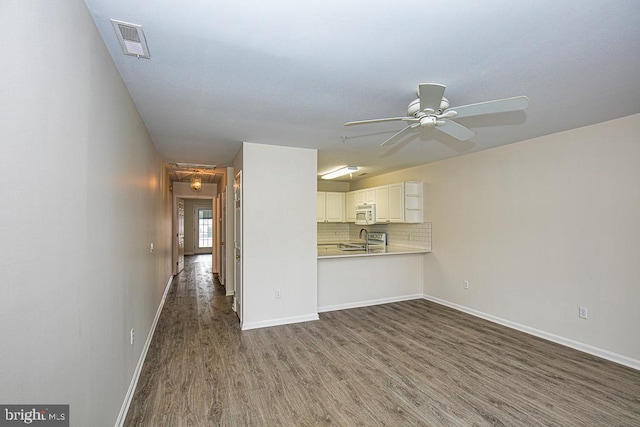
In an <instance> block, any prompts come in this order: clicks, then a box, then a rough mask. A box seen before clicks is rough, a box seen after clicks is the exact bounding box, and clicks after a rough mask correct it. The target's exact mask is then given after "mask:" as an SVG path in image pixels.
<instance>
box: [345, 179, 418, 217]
mask: <svg viewBox="0 0 640 427" xmlns="http://www.w3.org/2000/svg"><path fill="white" fill-rule="evenodd" d="M422 198H423V184H422V182H415V181H409V182H401V183H397V184H389V185H381V186H379V187H374V188H366V189H363V190H357V191H350V192H349V193H347V196H346V221H347V222H355V210H356V206H357V205H363V204H375V205H376V223H379V224H385V223H421V222H424V214H423V208H422V204H423V202H422V200H423V199H422Z"/></svg>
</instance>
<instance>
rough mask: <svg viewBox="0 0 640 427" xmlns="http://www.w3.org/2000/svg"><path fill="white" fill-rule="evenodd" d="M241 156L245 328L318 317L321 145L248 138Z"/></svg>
mask: <svg viewBox="0 0 640 427" xmlns="http://www.w3.org/2000/svg"><path fill="white" fill-rule="evenodd" d="M241 157H242V158H241V161H238V165H237V166H238V169H240V168H241V169H242V180H243V190H242V194H243V199H242V200H243V202H242V203H243V204H242V215H243V241H242V254H243V277H242V280H243V291H242V295H243V308H242V310H243V323H242V328H243V329H251V328H257V327H264V326H272V325H277V324H283V323H293V322H301V321H306V320H315V319H317V318H318V290H317V289H318V287H317V245H316V219H315V218H316V217H315V211H316V180H317V174H316V169H317V153H316V150H309V149H304V148H292V147H278V146H273V145H263V144H252V143H247V142H245V143H244V144H243V147H242V156H241ZM238 169H237V170H238ZM276 290H279V291H280V295H281V296H280V298H276V297H275V293H276Z"/></svg>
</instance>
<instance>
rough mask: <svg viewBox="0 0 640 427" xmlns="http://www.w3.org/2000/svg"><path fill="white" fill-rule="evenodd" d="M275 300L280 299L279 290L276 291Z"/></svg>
mask: <svg viewBox="0 0 640 427" xmlns="http://www.w3.org/2000/svg"><path fill="white" fill-rule="evenodd" d="M276 298H280V289H276Z"/></svg>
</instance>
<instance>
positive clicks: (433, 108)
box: [344, 83, 529, 147]
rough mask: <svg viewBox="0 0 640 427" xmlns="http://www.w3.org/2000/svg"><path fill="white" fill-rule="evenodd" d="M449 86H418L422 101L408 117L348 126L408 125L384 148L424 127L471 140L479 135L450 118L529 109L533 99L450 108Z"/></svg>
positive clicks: (416, 101)
mask: <svg viewBox="0 0 640 427" xmlns="http://www.w3.org/2000/svg"><path fill="white" fill-rule="evenodd" d="M445 88H446V86H444V85H441V84H437V83H421V84H420V85H418V99H415V100H413V101H412V102H411V103H410V104H409V107H408V109H407V115H406V116H405V117H388V118H383V119H372V120H359V121H355V122H347V123H345V124H344V125H345V126H353V125H365V124H370V123H380V122H392V121H403V122H406V123H408V126H407V127H405V128H404V129H402V130H400V131H399V132H397V133H396V134H394V135H393V136H391V138H389V139H387V140H386V141H384V142H383V143H382V144H380V146H381V147H382V146H384V145H390V144H395V143H396V142H397V141H398V137H400V136H402V135H404V134H406V133H408V132H411V131H413V130H420V128H425V127H426V128H430V127H435V128H436V129H438V130H439V131H441V132H444V133H446V134H447V135H450V136H452V137H454V138H456V139H457V140H459V141H467V140H469V139H471V138H473V137H474V136H475V135H476V133H475V132H474V131H472V130H471V129H468V128H466V127H464V126H462V125H461V124H458V123H456V122H454V121H452V120H450V119H452V118H454V117H455V118H463V117H472V116H480V115H484V114H494V113H506V112H509V111H519V110H524V109H525V108H527V105H528V104H529V98H527V97H526V96H516V97H513V98H504V99H496V100H494V101H486V102H479V103H477V104H468V105H462V106H460V107H455V108H449V101H448V100H447V98H445V97H444V96H443V95H444V90H445Z"/></svg>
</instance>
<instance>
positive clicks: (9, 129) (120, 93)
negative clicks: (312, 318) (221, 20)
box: [0, 0, 171, 426]
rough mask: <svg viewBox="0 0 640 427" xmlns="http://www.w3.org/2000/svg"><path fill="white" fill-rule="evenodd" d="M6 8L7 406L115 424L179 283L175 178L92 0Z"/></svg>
mask: <svg viewBox="0 0 640 427" xmlns="http://www.w3.org/2000/svg"><path fill="white" fill-rule="evenodd" d="M0 10H1V11H2V13H1V14H2V17H3V20H4V24H3V25H2V26H0V40H2V43H0V61H2V63H1V64H0V81H2V82H3V83H2V91H0V111H2V113H1V114H0V141H1V144H2V159H3V162H2V163H3V164H2V168H0V174H1V176H0V182H1V185H2V200H3V208H2V209H0V234H2V241H3V244H2V246H1V247H2V249H0V251H1V254H0V271H2V280H0V294H1V295H2V297H1V298H0V336H2V340H3V347H2V348H3V349H2V352H1V353H0V378H1V379H2V380H1V381H0V401H2V402H5V403H16V404H42V403H60V404H70V414H71V425H78V426H80V425H114V423H115V422H116V419H117V418H118V414H119V412H120V410H121V407H122V405H123V401H124V400H125V396H126V394H127V390H128V388H129V385H130V383H131V380H132V377H133V374H134V371H135V369H136V365H137V363H138V361H139V359H140V355H141V354H142V351H143V347H144V344H145V339H146V337H147V335H148V333H149V331H150V329H151V325H152V323H153V320H154V316H155V314H156V311H157V309H158V306H159V304H160V301H161V299H162V296H163V292H164V289H165V287H166V285H167V283H168V281H169V279H170V278H171V271H170V268H171V265H170V260H171V238H170V236H171V197H170V195H169V191H168V187H169V186H168V176H167V174H166V172H165V170H164V168H163V165H162V162H161V160H160V158H159V156H158V154H157V153H156V151H155V149H154V147H153V145H152V143H151V140H150V137H149V135H148V134H147V131H146V128H145V126H144V124H143V122H142V120H141V119H140V116H139V115H138V112H137V110H136V108H135V105H134V104H133V102H132V100H131V98H130V96H129V93H128V92H127V89H126V87H125V86H124V84H123V82H122V80H121V78H120V76H119V74H118V72H117V70H116V68H115V66H114V65H113V63H112V60H111V58H110V56H109V53H108V51H107V49H106V47H105V46H104V44H103V41H102V39H101V37H100V35H99V34H98V32H97V30H96V28H95V25H94V22H93V20H92V19H91V16H90V14H89V12H88V10H87V8H86V6H85V4H84V3H83V2H82V1H80V0H69V1H64V2H45V1H10V2H2V5H1V6H0ZM25 25H26V26H28V28H29V30H28V31H24V28H25ZM78 34H82V37H78ZM132 61H136V59H135V58H132ZM25 178H27V179H25ZM25 184H28V185H25ZM151 243H153V244H154V251H153V252H150V244H151ZM131 328H134V329H135V342H134V344H133V345H130V344H129V335H130V334H129V331H130V329H131Z"/></svg>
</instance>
